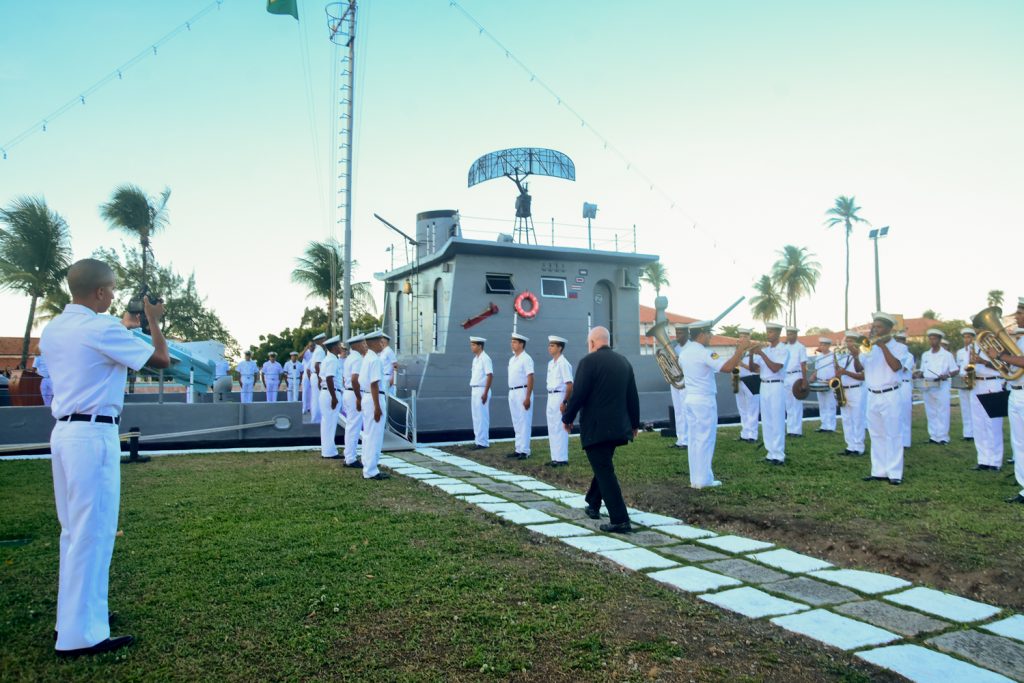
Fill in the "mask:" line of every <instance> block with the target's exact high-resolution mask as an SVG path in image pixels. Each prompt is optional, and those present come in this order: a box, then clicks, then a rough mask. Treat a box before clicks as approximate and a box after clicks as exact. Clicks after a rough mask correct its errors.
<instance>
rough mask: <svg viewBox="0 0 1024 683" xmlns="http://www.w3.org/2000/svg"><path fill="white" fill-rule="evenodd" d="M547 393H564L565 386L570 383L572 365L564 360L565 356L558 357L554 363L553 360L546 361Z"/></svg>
mask: <svg viewBox="0 0 1024 683" xmlns="http://www.w3.org/2000/svg"><path fill="white" fill-rule="evenodd" d="M547 383H548V391H556V392H561V393H563V394H564V393H565V385H566V384H571V383H572V365H570V364H569V361H567V360H566V359H565V356H559V357H558V360H557V361H556V360H555V359H554V358H552V359H551V360H549V361H548V377H547Z"/></svg>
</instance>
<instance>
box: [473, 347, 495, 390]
mask: <svg viewBox="0 0 1024 683" xmlns="http://www.w3.org/2000/svg"><path fill="white" fill-rule="evenodd" d="M493 374H494V364H493V363H491V357H490V356H488V355H487V352H486V351H481V352H480V355H479V356H473V369H472V370H470V373H469V386H471V387H486V386H487V375H493Z"/></svg>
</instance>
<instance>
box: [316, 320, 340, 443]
mask: <svg viewBox="0 0 1024 683" xmlns="http://www.w3.org/2000/svg"><path fill="white" fill-rule="evenodd" d="M340 346H341V337H331V338H330V339H327V340H326V341H324V352H325V353H324V359H323V361H321V363H320V371H319V374H320V386H321V387H322V388H321V389H320V456H321V457H322V458H325V459H327V460H337V459H338V458H339V457H341V456H339V455H338V445H337V444H336V443H335V442H334V441H335V438H334V437H335V436H336V435H337V433H338V413H340V412H341V400H342V392H341V386H340V384H341V382H340V377H341V373H342V369H341V360H340V359H339V358H338V350H339V348H340Z"/></svg>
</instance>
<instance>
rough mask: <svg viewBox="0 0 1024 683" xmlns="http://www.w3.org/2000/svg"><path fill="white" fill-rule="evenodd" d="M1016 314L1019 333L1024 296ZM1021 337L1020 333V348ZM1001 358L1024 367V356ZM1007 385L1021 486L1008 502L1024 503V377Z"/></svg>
mask: <svg viewBox="0 0 1024 683" xmlns="http://www.w3.org/2000/svg"><path fill="white" fill-rule="evenodd" d="M1015 316H1016V318H1017V321H1016V322H1017V332H1018V333H1019V332H1020V330H1021V328H1024V296H1022V297H1019V298H1018V299H1017V311H1016V313H1015ZM1020 339H1021V338H1020V336H1019V334H1018V336H1017V339H1016V341H1017V348H1018V350H1020ZM999 360H1001V361H1003V362H1004V363H1007V364H1008V365H1010V366H1012V367H1011V368H1010V369H1011V370H1014V371H1016V370H1017V369H1020V368H1024V356H1013V355H1011V354H1009V353H1002V354H1000V356H999ZM1006 387H1007V389H1009V390H1010V399H1009V405H1008V406H1007V409H1008V414H1007V419H1008V420H1009V421H1010V445H1011V446H1012V447H1013V474H1014V476H1015V477H1016V479H1017V485H1018V486H1020V487H1021V490H1020V491H1019V492H1018V493H1017V495H1015V496H1013V497H1011V498H1008V499H1007V500H1006V502H1007V503H1018V504H1020V503H1024V377H1020V378H1018V379H1015V380H1010V381H1008V382H1007V383H1006Z"/></svg>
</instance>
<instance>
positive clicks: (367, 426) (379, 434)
mask: <svg viewBox="0 0 1024 683" xmlns="http://www.w3.org/2000/svg"><path fill="white" fill-rule="evenodd" d="M379 400H380V411H381V415H380V420H379V421H374V419H373V395H372V394H370V393H369V392H367V393H365V394H363V398H362V403H363V455H362V461H363V479H369V478H370V477H375V476H377V473H378V472H380V470H379V469H377V463H378V462H379V461H380V449H381V446H382V445H383V444H384V427H385V425H387V421H388V399H387V396H386V395H385V394H384V392H381V393H380V394H379Z"/></svg>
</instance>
